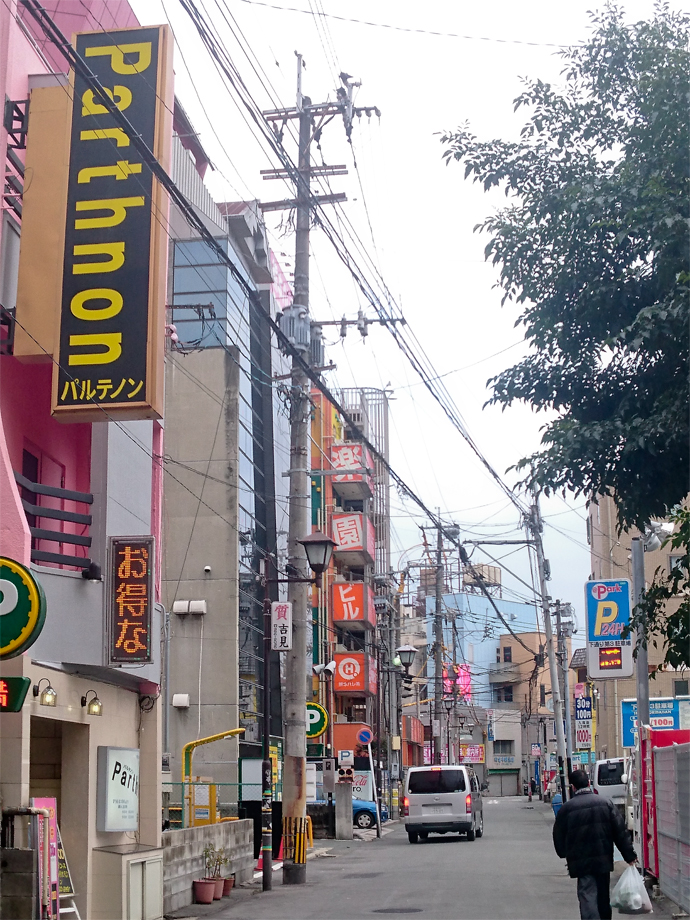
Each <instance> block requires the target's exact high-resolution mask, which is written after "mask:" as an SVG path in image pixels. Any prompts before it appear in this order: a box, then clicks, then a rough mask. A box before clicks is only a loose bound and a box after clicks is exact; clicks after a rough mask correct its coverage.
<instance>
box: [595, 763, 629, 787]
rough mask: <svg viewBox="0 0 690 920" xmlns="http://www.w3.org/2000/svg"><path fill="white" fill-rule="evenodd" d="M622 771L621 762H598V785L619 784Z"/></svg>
mask: <svg viewBox="0 0 690 920" xmlns="http://www.w3.org/2000/svg"><path fill="white" fill-rule="evenodd" d="M624 772H625V771H624V767H623V764H622V763H620V761H619V762H618V763H610V764H609V763H600V764H599V778H598V783H599V785H600V786H619V785H620V784H621V776H622V775H623V773H624Z"/></svg>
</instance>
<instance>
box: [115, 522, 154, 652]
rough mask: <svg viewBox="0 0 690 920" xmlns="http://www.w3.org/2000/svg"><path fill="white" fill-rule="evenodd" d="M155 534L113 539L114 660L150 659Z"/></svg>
mask: <svg viewBox="0 0 690 920" xmlns="http://www.w3.org/2000/svg"><path fill="white" fill-rule="evenodd" d="M153 560H154V551H153V537H112V538H111V540H110V589H109V592H110V611H111V613H110V640H109V646H110V648H109V654H110V661H111V663H118V664H125V663H127V662H133V663H140V662H145V661H151V627H152V615H153V603H154V597H153V584H154V582H153Z"/></svg>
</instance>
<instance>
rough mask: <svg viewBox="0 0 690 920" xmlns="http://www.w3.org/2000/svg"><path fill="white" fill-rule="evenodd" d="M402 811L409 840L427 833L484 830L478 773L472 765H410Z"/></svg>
mask: <svg viewBox="0 0 690 920" xmlns="http://www.w3.org/2000/svg"><path fill="white" fill-rule="evenodd" d="M402 815H403V816H404V818H405V830H406V831H407V836H408V839H409V841H410V843H417V840H418V839H420V838H421V839H422V840H426V839H427V837H428V836H429V834H449V833H450V834H467V839H468V840H474V839H475V837H481V836H482V834H483V833H484V814H483V803H482V797H481V793H480V791H479V783H478V781H477V776H476V774H475V772H474V770H473V769H472V768H471V767H467V766H464V765H462V764H458V765H457V766H448V765H443V766H441V765H439V766H426V767H410V768H409V770H408V771H407V777H406V779H405V797H404V799H403V810H402Z"/></svg>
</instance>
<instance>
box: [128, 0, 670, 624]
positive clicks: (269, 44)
mask: <svg viewBox="0 0 690 920" xmlns="http://www.w3.org/2000/svg"><path fill="white" fill-rule="evenodd" d="M131 3H132V6H133V7H134V9H135V11H136V12H137V14H138V16H139V18H140V19H141V21H142V23H144V24H151V23H155V22H164V21H170V22H171V24H172V26H173V29H174V32H175V36H176V40H177V44H178V47H177V48H176V56H175V72H176V93H177V95H178V97H179V98H180V100H181V101H182V104H183V105H184V106H185V108H186V110H187V111H188V113H189V115H190V117H191V119H192V121H193V123H194V126H195V128H196V130H197V131H198V132H199V134H200V139H201V141H202V143H203V145H204V147H205V149H206V150H207V151H208V153H209V155H210V157H211V159H212V160H213V162H214V165H215V166H216V167H217V169H216V170H215V171H214V172H209V173H208V174H207V183H208V185H209V187H210V189H211V191H212V193H213V195H214V197H215V198H216V200H237V199H240V198H241V199H245V198H250V197H251V198H260V199H264V200H271V199H277V198H283V197H288V196H289V194H290V191H289V189H288V187H287V186H286V185H283V184H282V183H280V182H266V181H262V178H261V176H260V173H259V171H260V170H261V169H267V168H270V167H272V166H277V165H279V164H278V163H277V161H276V160H275V159H274V158H273V157H272V156H271V155H269V152H268V148H267V145H266V144H265V142H264V143H259V141H258V140H257V138H256V129H255V128H253V126H252V125H251V123H250V122H249V121H248V119H247V117H246V112H245V111H244V110H243V109H242V108H241V106H239V105H238V99H237V96H236V95H235V94H233V93H232V92H231V91H229V90H228V88H227V84H226V82H224V81H223V80H221V78H220V77H219V75H218V73H217V71H216V69H215V68H214V66H213V64H212V62H211V60H210V58H209V55H208V53H207V52H206V50H205V49H204V48H203V46H202V44H201V42H200V41H199V38H198V36H197V33H196V30H195V28H194V26H193V25H192V22H191V20H190V18H189V16H188V15H187V14H186V13H185V12H184V10H183V9H182V6H181V5H180V3H179V2H178V0H165V2H162V0H131ZM288 5H289V6H290V7H292V9H291V10H288V9H287V6H288ZM672 5H673V4H672ZM197 6H198V8H199V10H200V11H201V12H203V13H205V14H206V15H208V17H209V18H210V20H211V21H212V22H213V25H214V29H215V32H216V33H217V35H218V36H219V38H220V39H221V42H222V44H223V45H224V46H225V47H226V48H227V51H228V53H229V55H230V56H231V58H232V60H233V62H234V64H235V66H236V68H237V70H238V72H239V74H240V76H241V78H242V79H243V80H244V82H245V83H246V85H247V87H248V89H249V91H250V93H251V96H252V97H253V99H254V100H255V101H256V103H257V104H258V106H259V107H260V108H261V109H268V108H274V107H277V106H291V105H294V103H295V85H296V57H295V51H299V52H300V53H301V54H302V55H303V56H304V60H305V63H306V69H305V70H304V71H303V87H302V89H303V92H304V93H305V94H307V95H309V96H310V97H311V99H312V101H313V102H324V101H326V100H329V99H331V100H332V99H334V98H335V90H336V87H337V86H338V85H339V81H338V74H339V73H340V71H345V72H347V73H349V74H351V75H352V76H353V77H356V78H357V80H361V82H362V87H361V89H359V90H358V92H357V96H356V104H359V105H371V106H377V107H378V108H379V109H380V110H381V119H380V121H379V119H378V118H376V117H375V116H374V117H372V118H371V119H367V118H366V117H365V118H362V119H361V120H360V121H359V122H358V123H357V124H356V125H355V129H354V132H353V135H352V148H350V147H349V146H348V144H347V142H346V138H345V133H344V130H343V125H342V121H341V120H340V119H336V120H334V121H332V122H331V123H330V124H329V125H327V126H326V127H325V129H324V131H323V135H322V138H321V151H319V150H318V149H315V148H313V154H314V155H315V158H316V159H317V160H320V157H321V156H323V160H324V161H325V162H326V163H331V164H340V163H343V164H347V166H348V169H349V174H348V175H347V176H345V177H337V178H333V179H331V180H330V185H331V189H332V190H333V191H343V192H346V193H347V196H348V202H347V203H346V204H344V205H343V206H342V211H341V210H339V209H335V208H334V209H333V210H332V212H331V215H332V219H333V221H334V222H336V225H338V226H341V227H342V228H343V232H345V229H346V227H347V224H348V222H349V224H350V225H351V226H352V227H353V228H354V230H355V231H356V234H357V236H358V237H359V240H360V243H361V246H362V248H363V249H364V250H365V251H366V253H368V256H369V257H370V258H371V260H372V262H373V263H374V264H375V265H376V266H377V268H378V269H379V270H380V272H381V275H382V276H383V278H384V279H385V282H386V284H387V286H388V288H389V289H390V291H391V292H392V294H393V296H394V297H395V298H396V301H397V303H398V305H399V306H400V307H401V308H402V311H403V313H404V316H405V317H406V319H407V321H408V323H409V326H408V330H407V334H408V335H409V336H410V337H414V338H416V340H417V341H418V343H419V345H420V347H421V348H422V349H423V351H424V352H425V354H426V356H427V357H428V359H429V360H430V362H431V364H432V366H433V369H434V371H435V372H436V373H437V374H438V375H443V383H444V384H445V386H446V387H447V390H448V391H449V393H450V394H451V396H452V397H453V399H454V401H455V404H456V406H457V408H458V410H459V412H460V413H461V415H462V417H463V418H464V420H465V422H466V425H467V429H468V430H469V432H470V433H471V435H472V437H473V439H474V441H475V442H476V443H477V444H478V446H479V448H480V450H481V451H482V453H483V454H484V456H485V457H486V458H487V459H488V461H489V462H490V464H491V465H492V466H493V467H494V468H495V469H496V470H497V471H498V472H499V473H500V474H501V476H504V477H505V480H506V481H507V482H508V483H509V484H510V485H513V484H514V482H515V476H514V474H513V473H512V472H506V470H507V469H508V468H509V467H510V466H511V465H512V464H514V463H515V462H517V461H518V460H519V459H520V458H521V457H523V456H525V455H527V454H529V453H531V452H533V451H534V450H535V449H536V448H537V447H538V444H539V437H540V435H539V429H540V426H541V425H542V424H543V423H544V418H543V417H540V416H535V415H534V414H533V413H531V412H530V410H529V409H527V408H525V407H513V408H511V409H510V410H507V411H505V412H501V411H500V410H499V409H496V408H486V409H483V408H482V407H483V404H484V403H485V401H486V399H487V398H488V395H489V390H487V388H486V381H487V379H488V378H489V377H490V376H491V375H493V374H496V373H498V372H500V371H501V370H502V369H504V368H505V367H508V366H510V364H512V363H514V362H515V361H517V360H518V359H519V358H520V356H521V355H523V354H524V353H525V346H524V343H523V342H522V333H521V330H520V329H519V328H515V325H514V324H515V320H516V319H517V316H518V313H517V310H516V309H515V308H514V307H512V306H510V305H507V306H505V307H503V308H502V307H501V306H500V291H498V290H496V289H495V283H496V278H497V271H496V269H494V268H493V267H492V266H490V265H487V264H486V263H485V262H484V258H483V249H484V246H485V245H486V243H487V242H488V239H487V238H486V237H484V236H482V235H480V234H477V233H475V232H474V227H475V225H476V224H477V223H479V222H480V221H482V220H483V219H484V218H485V217H486V216H487V215H488V214H489V213H491V211H492V210H493V209H494V208H495V207H497V206H500V205H501V203H502V202H503V201H505V199H504V198H503V196H502V195H501V194H498V195H497V194H495V193H494V194H492V195H486V194H484V192H483V191H482V190H481V189H480V188H478V187H477V186H473V185H472V184H471V183H470V182H466V181H464V180H463V171H462V168H461V167H460V166H459V165H457V164H455V165H450V166H446V165H445V164H444V162H443V160H442V156H441V155H442V146H441V144H440V138H439V134H440V133H442V132H444V131H445V130H447V129H451V130H452V129H454V128H455V127H457V126H458V125H460V124H461V123H463V122H465V121H468V122H469V123H470V126H471V129H472V130H473V131H474V133H475V134H476V135H477V136H478V137H480V138H482V139H489V138H494V137H495V138H503V139H510V138H516V137H517V136H518V133H519V130H520V127H521V125H522V124H523V122H524V120H526V116H525V113H524V111H519V112H518V113H517V114H515V113H514V112H513V106H512V100H513V99H514V97H515V96H517V95H518V94H519V93H520V91H521V86H522V84H521V82H520V81H521V78H523V77H530V78H541V79H542V80H545V81H548V82H551V83H558V82H560V72H561V70H562V67H563V61H562V58H560V57H559V56H558V51H559V47H562V46H565V45H569V44H574V43H577V42H579V41H581V40H584V39H586V37H587V35H588V32H589V23H590V18H589V15H588V12H587V11H588V9H592V8H597V7H596V6H595V5H594V4H592V3H591V2H589V0H588V2H582V0H573V2H571V3H569V4H557V3H554V2H553V0H522V2H520V3H515V2H514V0H510V2H503V0H501V2H496V0H489V2H486V3H471V4H470V3H465V2H450V0H430V2H427V3H424V4H420V3H412V2H408V0H395V2H393V0H366V2H364V0H349V2H347V3H344V2H342V0H341V2H336V0H284V2H282V0H278V2H276V3H274V4H268V3H259V2H255V0H203V2H199V3H198V4H197ZM623 8H624V9H625V11H626V18H627V19H628V20H630V21H635V20H638V19H643V18H649V17H650V16H651V15H652V13H653V3H652V2H651V0H649V2H648V0H636V2H628V3H626V4H623ZM300 9H301V10H303V11H306V12H300V11H298V10H300ZM320 14H325V15H320ZM344 20H352V21H344ZM356 20H359V22H357V21H356ZM233 33H234V34H233ZM432 33H443V34H432ZM190 72H191V79H190ZM284 143H285V146H286V149H287V150H288V152H289V153H290V155H291V156H292V157H293V159H296V149H295V144H294V142H293V140H292V138H291V137H290V135H289V133H287V132H286V136H285V138H284ZM353 154H354V157H356V162H357V169H355V166H354V160H353ZM268 218H269V220H268V223H269V228H270V230H271V240H272V246H273V248H274V249H275V251H276V252H277V253H285V256H282V257H281V262H283V264H285V265H286V271H290V270H291V264H292V251H293V248H294V240H293V237H292V235H291V234H290V233H289V232H288V233H287V234H286V235H285V234H283V231H282V229H281V227H280V224H279V220H280V215H268ZM312 252H313V259H312V263H311V303H310V311H311V314H312V316H313V317H314V318H316V319H322V320H326V319H339V318H340V317H341V316H342V315H343V314H345V315H347V317H348V318H350V319H354V318H356V315H357V311H358V309H360V308H362V309H365V312H366V313H367V314H368V315H369V316H373V315H374V313H373V310H372V309H371V308H367V304H366V302H365V301H364V299H363V298H362V296H361V295H359V294H358V292H357V290H356V288H355V286H354V284H353V282H352V280H351V279H350V277H349V276H348V274H347V272H346V271H345V269H344V268H343V267H342V265H341V263H340V262H339V261H338V260H337V259H336V258H335V256H334V254H333V251H332V247H331V245H330V243H328V241H327V240H325V239H324V237H323V235H322V234H321V232H320V231H319V230H315V232H314V233H313V234H312ZM357 260H358V262H359V263H360V264H362V265H364V261H365V258H364V256H362V255H357ZM326 338H327V339H328V340H330V341H331V342H333V345H332V347H329V348H328V351H327V356H328V358H329V359H330V360H332V361H334V362H335V363H336V364H337V371H336V372H331V373H329V374H328V375H327V376H326V381H327V383H328V384H329V385H330V386H331V387H339V386H373V387H388V388H389V389H390V390H391V391H392V394H393V401H392V402H391V457H390V460H391V465H392V466H393V468H394V469H395V470H396V471H397V472H398V473H399V474H400V475H401V476H402V477H403V479H404V480H405V481H406V482H407V483H409V485H410V486H412V488H413V489H414V490H415V492H416V493H417V494H418V495H419V496H420V497H421V498H422V499H423V500H424V501H425V503H426V505H427V506H428V507H430V508H432V509H435V508H437V507H438V508H440V509H441V512H442V515H443V516H444V519H446V520H448V521H450V520H453V521H455V522H456V523H457V524H458V525H459V526H460V527H461V531H462V536H463V538H464V539H481V538H482V537H484V538H487V537H488V538H492V539H493V538H495V539H500V538H501V537H505V538H508V539H510V538H512V539H515V538H517V537H519V536H520V532H519V531H518V530H516V528H517V527H518V526H519V519H518V514H517V512H516V510H515V509H514V508H513V507H512V506H511V503H510V502H509V500H508V499H507V498H506V497H505V495H504V494H503V493H502V492H501V490H500V489H499V488H498V486H497V485H496V484H495V483H494V482H493V481H492V479H491V477H490V475H489V474H488V473H487V471H486V470H485V469H484V468H483V467H482V465H481V464H480V463H479V461H478V460H477V459H476V458H475V457H474V455H473V454H472V452H471V450H470V448H469V447H468V446H467V444H466V443H465V442H464V440H463V439H462V437H461V436H460V434H459V433H458V432H457V431H456V430H455V429H454V428H453V427H452V425H451V424H450V422H449V421H448V420H447V419H446V417H445V416H444V414H443V412H442V410H441V409H440V407H438V406H437V405H436V404H435V403H434V401H433V400H432V398H431V396H430V395H429V394H428V393H427V392H426V389H425V388H424V386H423V385H421V382H420V379H419V377H418V376H417V375H416V374H415V372H414V370H413V369H412V368H411V366H410V365H409V363H407V361H406V360H405V358H404V357H403V356H402V354H401V353H400V351H399V350H398V347H397V345H396V344H395V342H394V340H393V338H392V336H391V335H390V333H389V332H388V331H387V330H386V329H384V328H382V327H380V326H371V327H370V329H369V335H368V337H367V339H366V340H365V341H362V339H361V338H360V336H359V335H358V333H357V332H356V331H354V330H350V332H349V333H348V335H347V338H346V339H345V341H344V343H341V342H340V341H339V339H338V335H337V332H336V331H334V330H333V329H330V330H327V331H326ZM414 338H411V340H413V341H414ZM542 511H543V514H544V517H545V520H546V522H547V525H548V526H547V527H546V529H545V533H544V541H545V551H546V555H547V557H549V559H550V562H551V569H552V572H553V580H552V583H551V586H550V588H551V595H552V597H553V598H554V599H555V598H560V599H562V600H564V601H571V602H572V603H573V604H574V605H575V608H576V610H577V613H578V616H580V617H581V614H582V610H583V583H584V582H585V581H586V580H587V577H588V575H589V572H590V568H591V566H590V559H589V550H588V547H587V545H586V537H585V523H584V522H585V517H586V512H585V502H584V499H583V498H581V497H580V498H578V499H573V498H572V497H567V498H566V499H565V500H564V499H563V498H552V499H549V500H543V501H542ZM392 514H393V528H394V538H393V547H394V557H393V565H394V567H397V565H398V559H399V557H400V554H401V552H403V551H407V552H406V553H405V555H404V557H403V558H404V560H414V559H418V558H419V548H414V547H415V546H416V545H417V544H419V543H420V531H419V527H418V525H419V524H420V523H423V522H424V518H423V517H422V516H420V514H419V513H418V509H417V508H416V506H415V505H414V504H413V503H412V502H411V501H410V500H409V499H406V500H402V499H401V497H400V496H398V494H397V493H396V492H395V491H393V492H392ZM489 550H490V551H491V552H492V554H493V555H495V556H496V558H501V559H502V561H503V566H504V567H505V566H507V567H508V568H510V569H512V570H513V571H514V572H515V573H517V574H518V575H520V577H522V578H523V579H525V580H526V581H529V580H530V576H529V565H528V560H527V554H526V552H525V551H524V550H522V549H520V548H518V547H515V546H506V547H489ZM473 559H474V560H475V561H478V562H479V561H489V560H488V559H486V557H484V556H482V554H481V553H480V552H479V550H477V551H476V552H475V553H474V556H473ZM504 584H505V585H506V588H507V591H506V597H516V594H515V593H513V592H517V595H519V596H521V597H525V596H527V594H528V591H527V589H526V588H525V587H524V586H523V585H520V584H519V583H517V582H516V581H515V580H514V579H513V578H512V577H511V576H510V575H509V574H508V573H507V572H505V571H504Z"/></svg>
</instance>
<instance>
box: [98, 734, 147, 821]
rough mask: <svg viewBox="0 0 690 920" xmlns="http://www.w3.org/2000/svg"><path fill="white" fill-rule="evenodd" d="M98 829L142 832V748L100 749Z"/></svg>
mask: <svg viewBox="0 0 690 920" xmlns="http://www.w3.org/2000/svg"><path fill="white" fill-rule="evenodd" d="M97 789H98V796H97V818H96V829H97V830H98V831H106V832H109V833H119V832H122V831H137V830H139V749H138V748H118V747H102V746H99V748H98V783H97Z"/></svg>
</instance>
